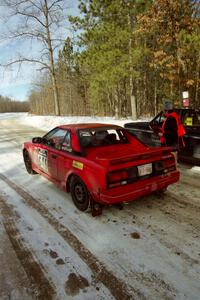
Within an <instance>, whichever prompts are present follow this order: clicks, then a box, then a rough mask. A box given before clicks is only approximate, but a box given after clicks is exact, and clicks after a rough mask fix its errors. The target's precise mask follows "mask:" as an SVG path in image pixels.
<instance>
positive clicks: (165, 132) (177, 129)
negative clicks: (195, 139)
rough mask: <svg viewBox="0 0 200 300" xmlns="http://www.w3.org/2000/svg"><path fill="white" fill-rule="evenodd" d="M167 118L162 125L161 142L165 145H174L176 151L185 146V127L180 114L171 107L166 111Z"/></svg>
mask: <svg viewBox="0 0 200 300" xmlns="http://www.w3.org/2000/svg"><path fill="white" fill-rule="evenodd" d="M165 116H166V119H165V120H164V122H163V125H162V129H161V131H162V134H161V138H160V141H161V144H162V145H163V146H168V147H172V148H173V150H174V151H179V150H180V149H182V148H183V147H184V146H185V143H184V140H183V136H184V134H185V129H184V126H183V124H182V123H181V120H180V118H179V115H178V114H177V113H176V112H175V111H173V109H169V110H167V111H166V112H165Z"/></svg>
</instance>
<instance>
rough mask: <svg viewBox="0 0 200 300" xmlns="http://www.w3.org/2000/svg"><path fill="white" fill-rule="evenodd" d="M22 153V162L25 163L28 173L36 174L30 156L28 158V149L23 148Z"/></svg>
mask: <svg viewBox="0 0 200 300" xmlns="http://www.w3.org/2000/svg"><path fill="white" fill-rule="evenodd" d="M23 155H24V164H25V167H26V170H27V172H28V173H29V174H37V173H36V172H35V171H34V170H33V168H32V162H31V158H30V155H29V153H28V151H27V150H25V151H24V153H23Z"/></svg>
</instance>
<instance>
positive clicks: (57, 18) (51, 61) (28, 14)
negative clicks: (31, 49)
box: [1, 0, 66, 115]
mask: <svg viewBox="0 0 200 300" xmlns="http://www.w3.org/2000/svg"><path fill="white" fill-rule="evenodd" d="M1 3H3V5H4V6H5V7H6V9H7V10H8V12H9V18H10V19H9V22H10V21H11V19H12V18H13V19H14V22H13V23H12V24H17V26H15V29H13V28H12V26H11V29H9V35H7V38H10V39H12V40H13V39H22V40H30V41H31V42H32V44H33V43H34V42H35V41H36V42H37V44H40V45H41V48H40V51H37V53H36V54H34V53H32V54H31V53H30V54H29V53H28V54H24V53H20V54H16V55H15V57H14V59H12V60H10V61H7V62H6V63H4V64H1V66H11V65H13V64H18V65H19V66H20V65H21V64H22V63H24V62H30V63H34V64H38V65H39V66H40V67H39V69H40V70H44V69H46V70H48V72H49V73H50V76H51V81H52V89H53V95H54V110H55V114H56V115H60V103H59V94H58V85H57V79H56V72H55V57H54V55H55V52H56V49H57V48H58V47H59V46H60V45H61V44H62V42H63V41H62V39H61V38H60V37H59V29H60V27H61V23H62V21H63V20H64V14H63V12H64V8H65V3H66V1H65V0H1Z"/></svg>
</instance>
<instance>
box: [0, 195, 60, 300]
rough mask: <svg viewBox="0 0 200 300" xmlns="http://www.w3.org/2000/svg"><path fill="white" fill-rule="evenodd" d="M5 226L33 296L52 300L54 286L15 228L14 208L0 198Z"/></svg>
mask: <svg viewBox="0 0 200 300" xmlns="http://www.w3.org/2000/svg"><path fill="white" fill-rule="evenodd" d="M0 207H1V208H2V215H3V224H4V227H5V230H6V233H7V235H8V237H9V239H10V242H11V244H12V246H13V249H14V251H15V253H16V255H17V257H18V259H19V261H20V263H21V265H22V266H23V268H24V270H25V272H26V274H27V276H28V278H29V280H30V282H31V285H32V286H31V291H32V294H33V296H34V297H35V298H36V299H38V300H44V299H48V300H52V299H54V296H55V289H54V286H53V284H52V283H51V282H50V281H49V280H48V279H47V278H46V276H45V272H44V270H43V268H42V266H41V265H40V264H39V263H38V262H37V261H36V260H35V258H34V255H33V254H32V252H31V250H30V249H29V248H28V247H27V245H25V244H24V240H23V237H22V236H21V235H20V232H19V230H18V229H17V227H16V226H15V222H14V220H15V219H16V217H17V215H16V214H15V213H14V212H13V210H12V208H11V207H10V206H9V205H7V204H6V202H5V201H4V200H3V199H2V197H0Z"/></svg>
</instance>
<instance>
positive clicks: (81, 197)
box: [70, 176, 91, 211]
mask: <svg viewBox="0 0 200 300" xmlns="http://www.w3.org/2000/svg"><path fill="white" fill-rule="evenodd" d="M70 192H71V195H72V199H73V202H74V204H75V206H76V207H77V208H78V209H79V210H81V211H89V210H90V206H91V201H90V194H89V192H88V189H87V187H86V186H85V184H84V183H83V181H82V180H81V179H80V178H79V177H78V176H73V177H72V178H71V181H70Z"/></svg>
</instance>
